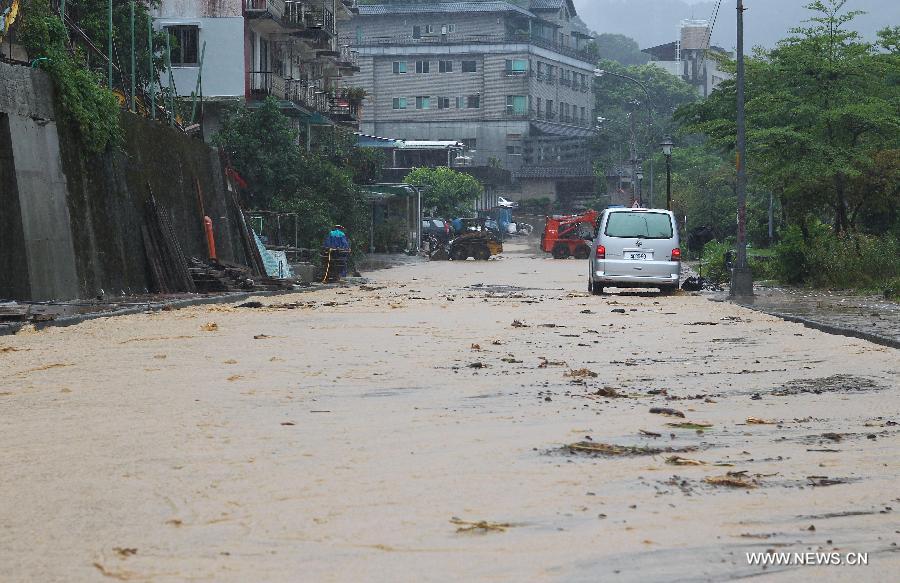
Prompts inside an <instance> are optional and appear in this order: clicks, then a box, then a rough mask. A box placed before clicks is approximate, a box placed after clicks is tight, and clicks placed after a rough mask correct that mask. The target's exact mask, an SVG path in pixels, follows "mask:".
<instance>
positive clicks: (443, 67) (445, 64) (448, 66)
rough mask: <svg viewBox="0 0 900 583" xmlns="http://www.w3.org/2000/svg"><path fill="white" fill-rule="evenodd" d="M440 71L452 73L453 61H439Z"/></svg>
mask: <svg viewBox="0 0 900 583" xmlns="http://www.w3.org/2000/svg"><path fill="white" fill-rule="evenodd" d="M438 71H440V72H441V73H452V72H453V61H438Z"/></svg>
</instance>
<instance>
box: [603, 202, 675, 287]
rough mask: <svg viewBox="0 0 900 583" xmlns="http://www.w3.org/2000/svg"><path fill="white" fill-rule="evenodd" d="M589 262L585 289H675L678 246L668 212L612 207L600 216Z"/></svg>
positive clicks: (672, 217) (673, 221)
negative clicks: (586, 287)
mask: <svg viewBox="0 0 900 583" xmlns="http://www.w3.org/2000/svg"><path fill="white" fill-rule="evenodd" d="M597 225H598V228H597V235H596V237H595V238H594V241H593V244H592V245H591V253H590V258H589V263H588V291H590V292H591V293H593V294H595V295H600V294H602V293H603V291H604V287H655V288H659V291H660V293H662V294H669V293H672V292H673V291H675V290H676V289H678V283H679V280H680V277H681V247H680V242H679V236H678V223H677V221H676V220H675V215H674V214H672V212H671V211H667V210H661V209H632V208H611V209H606V210H605V211H603V213H602V214H601V215H600V219H599V221H598V223H597Z"/></svg>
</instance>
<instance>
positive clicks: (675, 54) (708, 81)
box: [641, 20, 731, 97]
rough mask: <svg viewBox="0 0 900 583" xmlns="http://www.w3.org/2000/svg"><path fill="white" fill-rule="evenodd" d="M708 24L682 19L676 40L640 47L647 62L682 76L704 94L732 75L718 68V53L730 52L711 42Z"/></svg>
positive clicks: (705, 95)
mask: <svg viewBox="0 0 900 583" xmlns="http://www.w3.org/2000/svg"><path fill="white" fill-rule="evenodd" d="M710 32H711V31H710V26H709V21H706V20H682V21H681V28H680V34H679V39H678V40H677V41H673V42H670V43H666V44H662V45H657V46H655V47H650V48H649V49H643V51H641V52H644V53H647V54H648V55H650V63H651V64H653V65H656V66H657V67H661V68H663V69H665V70H666V71H668V72H669V73H671V74H672V75H675V76H676V77H681V78H682V79H684V80H685V81H687V82H688V83H690V84H691V85H693V86H694V87H695V88H696V89H697V92H698V93H700V95H702V96H703V97H709V94H710V93H712V92H713V90H714V89H715V88H716V87H718V86H719V84H720V83H721V82H722V81H724V80H726V79H731V75H730V74H729V73H726V72H725V71H720V70H719V62H718V60H717V59H716V57H717V56H718V55H726V56H727V55H729V53H728V51H726V50H725V49H723V48H722V47H717V46H712V45H710Z"/></svg>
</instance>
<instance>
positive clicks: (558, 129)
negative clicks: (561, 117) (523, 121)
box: [531, 121, 594, 138]
mask: <svg viewBox="0 0 900 583" xmlns="http://www.w3.org/2000/svg"><path fill="white" fill-rule="evenodd" d="M531 128H532V132H536V133H537V134H538V135H540V134H545V135H550V136H562V137H566V138H590V137H592V136H593V135H594V131H593V130H591V129H589V128H583V127H579V126H570V125H563V124H556V123H550V122H546V121H535V122H532V123H531Z"/></svg>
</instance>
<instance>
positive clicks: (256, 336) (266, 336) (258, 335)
mask: <svg viewBox="0 0 900 583" xmlns="http://www.w3.org/2000/svg"><path fill="white" fill-rule="evenodd" d="M266 338H271V336H269V335H268V334H255V335H254V336H253V339H254V340H265V339H266Z"/></svg>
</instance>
